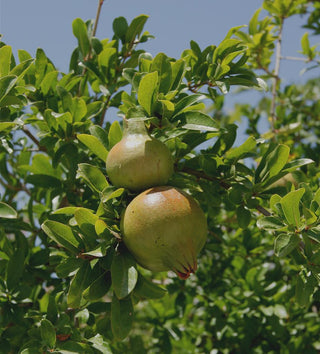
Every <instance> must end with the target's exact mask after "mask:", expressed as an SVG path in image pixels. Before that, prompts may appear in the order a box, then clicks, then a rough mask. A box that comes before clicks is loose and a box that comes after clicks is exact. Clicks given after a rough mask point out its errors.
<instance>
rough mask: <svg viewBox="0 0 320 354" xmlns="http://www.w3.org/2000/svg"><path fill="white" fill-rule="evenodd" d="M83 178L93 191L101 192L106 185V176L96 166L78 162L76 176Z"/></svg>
mask: <svg viewBox="0 0 320 354" xmlns="http://www.w3.org/2000/svg"><path fill="white" fill-rule="evenodd" d="M80 177H81V178H83V179H84V180H85V181H86V183H87V184H88V185H89V187H90V188H91V189H92V190H93V191H95V192H101V191H103V189H105V188H106V187H108V185H109V184H108V182H107V180H106V177H105V176H104V174H103V173H102V172H101V170H100V169H99V168H98V167H97V166H93V165H89V164H88V163H80V164H79V165H78V170H77V178H80Z"/></svg>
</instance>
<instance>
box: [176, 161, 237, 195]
mask: <svg viewBox="0 0 320 354" xmlns="http://www.w3.org/2000/svg"><path fill="white" fill-rule="evenodd" d="M180 172H185V173H188V174H189V175H193V176H196V177H198V178H203V179H206V180H208V181H215V182H219V184H220V186H221V187H222V188H224V189H225V190H228V189H229V188H231V185H230V184H229V183H227V182H225V181H223V180H221V179H219V178H217V177H213V176H208V175H207V174H206V173H204V172H202V171H197V170H193V169H191V168H188V167H184V168H183V169H182V170H180Z"/></svg>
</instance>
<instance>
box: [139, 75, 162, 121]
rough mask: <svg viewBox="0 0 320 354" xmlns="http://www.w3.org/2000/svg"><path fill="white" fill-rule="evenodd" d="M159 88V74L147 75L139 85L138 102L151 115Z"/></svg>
mask: <svg viewBox="0 0 320 354" xmlns="http://www.w3.org/2000/svg"><path fill="white" fill-rule="evenodd" d="M157 87H158V72H157V71H155V72H153V73H150V74H147V75H145V76H144V77H143V78H142V79H141V81H140V84H139V89H138V102H139V103H140V104H141V106H142V107H143V108H144V109H145V110H146V112H147V113H148V114H149V115H151V113H152V105H153V103H154V102H155V100H156V98H155V96H156V93H157Z"/></svg>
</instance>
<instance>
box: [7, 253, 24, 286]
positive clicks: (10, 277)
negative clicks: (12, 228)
mask: <svg viewBox="0 0 320 354" xmlns="http://www.w3.org/2000/svg"><path fill="white" fill-rule="evenodd" d="M24 260H25V256H24V251H23V249H22V248H19V249H17V250H16V251H15V252H14V254H13V255H12V256H11V257H10V259H9V261H8V264H7V269H6V282H7V288H8V289H9V290H12V289H15V288H16V287H17V286H18V285H19V280H20V278H21V277H22V274H23V271H24Z"/></svg>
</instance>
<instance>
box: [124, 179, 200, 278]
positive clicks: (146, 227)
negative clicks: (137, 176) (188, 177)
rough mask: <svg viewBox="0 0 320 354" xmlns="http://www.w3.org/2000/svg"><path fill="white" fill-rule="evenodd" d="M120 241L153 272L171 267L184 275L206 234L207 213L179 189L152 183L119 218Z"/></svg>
mask: <svg viewBox="0 0 320 354" xmlns="http://www.w3.org/2000/svg"><path fill="white" fill-rule="evenodd" d="M121 231H122V235H123V241H124V243H125V245H126V246H127V248H128V249H129V251H130V252H131V253H132V255H133V256H134V257H135V259H136V261H137V262H138V263H139V264H140V265H141V266H143V267H144V268H147V269H149V270H152V271H155V272H161V271H167V270H173V271H174V272H175V273H176V274H177V275H178V276H179V277H180V278H182V279H187V278H188V277H189V275H190V273H194V272H195V270H196V269H197V258H196V257H197V255H198V253H199V252H200V250H201V249H202V247H203V246H204V244H205V241H206V238H207V222H206V217H205V215H204V213H203V211H202V209H201V208H200V206H199V204H198V203H197V202H196V201H195V200H194V199H193V198H192V197H191V196H190V195H188V194H186V193H185V192H183V191H182V190H180V189H178V188H175V187H170V186H162V187H154V188H151V189H148V190H146V191H144V192H143V193H141V194H139V195H138V196H137V197H135V198H134V199H133V200H132V201H131V203H130V204H129V205H128V207H127V208H126V210H125V212H124V214H123V216H122V220H121Z"/></svg>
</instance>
